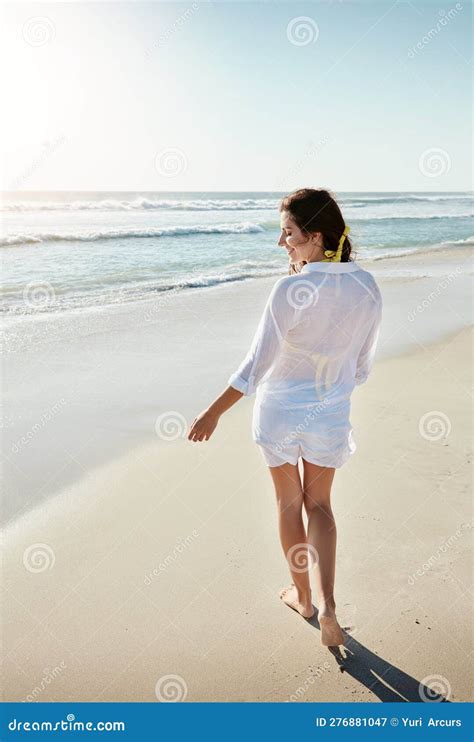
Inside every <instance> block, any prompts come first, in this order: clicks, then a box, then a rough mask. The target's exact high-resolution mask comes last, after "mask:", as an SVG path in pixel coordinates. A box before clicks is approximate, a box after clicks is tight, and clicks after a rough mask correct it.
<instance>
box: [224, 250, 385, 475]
mask: <svg viewBox="0 0 474 742" xmlns="http://www.w3.org/2000/svg"><path fill="white" fill-rule="evenodd" d="M381 319H382V297H381V293H380V290H379V287H378V286H377V283H376V281H375V279H374V277H373V275H372V274H371V273H370V272H369V271H366V270H365V269H363V268H361V267H360V266H359V265H358V263H356V262H355V261H350V262H348V263H333V262H314V263H306V264H305V265H304V266H303V268H302V270H301V272H300V273H298V274H293V275H289V276H284V277H283V278H280V279H279V280H277V281H276V283H275V284H274V286H273V288H272V290H271V292H270V295H269V297H268V299H267V302H266V305H265V308H264V311H263V314H262V316H261V319H260V322H259V324H258V327H257V330H256V332H255V335H254V338H253V341H252V343H251V346H250V349H249V351H248V353H247V355H246V357H245V358H244V360H243V361H242V363H241V364H240V366H239V367H238V368H237V370H236V371H235V373H233V374H232V375H231V377H230V378H229V380H228V384H229V385H230V386H232V387H233V388H234V389H237V390H238V391H240V392H242V393H243V394H244V395H247V396H250V395H252V394H254V393H256V405H255V408H254V418H253V438H254V440H255V441H256V442H257V443H258V444H259V445H260V446H261V447H262V448H263V449H264V450H263V454H264V457H265V458H266V460H267V463H269V465H270V466H271V465H277V463H283V460H284V461H291V463H296V460H297V458H298V456H299V455H304V456H305V458H307V459H308V460H312V461H313V463H320V464H321V465H322V466H341V465H342V464H343V463H344V462H345V461H346V460H347V458H348V457H349V455H350V454H351V453H353V452H354V451H355V448H356V446H355V442H354V440H353V438H352V426H351V424H350V420H349V412H350V397H351V393H352V391H353V389H354V387H355V386H356V385H358V384H362V383H364V382H365V381H366V379H367V377H368V375H369V373H370V371H371V369H372V366H373V362H374V357H375V352H376V348H377V342H378V338H379V331H380V325H381ZM280 459H281V460H280ZM270 461H272V462H273V463H270ZM331 462H332V463H331Z"/></svg>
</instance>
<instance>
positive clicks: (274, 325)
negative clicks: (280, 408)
mask: <svg viewBox="0 0 474 742" xmlns="http://www.w3.org/2000/svg"><path fill="white" fill-rule="evenodd" d="M285 278H286V277H285ZM285 278H283V279H280V280H279V281H277V282H276V284H275V285H274V286H273V289H272V291H271V293H270V296H269V297H268V299H267V303H266V305H265V309H264V310H263V314H262V316H261V318H260V322H259V324H258V327H257V330H256V332H255V335H254V338H253V340H252V343H251V346H250V350H249V351H248V353H247V355H246V356H245V358H244V360H243V361H242V363H241V364H240V366H239V367H238V369H237V370H236V371H235V373H233V374H232V375H231V376H230V378H229V379H228V382H227V383H228V384H229V386H232V387H234V389H237V390H238V391H239V392H242V394H245V395H248V396H250V395H251V394H253V393H254V392H255V390H256V388H257V386H258V384H259V383H260V382H261V381H262V379H263V377H264V376H265V374H266V373H267V371H269V370H270V368H271V367H272V366H273V364H274V362H275V360H276V359H277V357H278V355H279V352H280V350H281V347H282V344H283V341H284V339H285V336H286V335H287V333H288V331H289V330H290V329H291V327H292V326H293V325H294V323H295V317H296V314H297V307H296V305H295V304H294V302H292V300H291V291H290V286H289V285H288V283H287V282H286V280H285Z"/></svg>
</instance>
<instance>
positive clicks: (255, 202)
mask: <svg viewBox="0 0 474 742" xmlns="http://www.w3.org/2000/svg"><path fill="white" fill-rule="evenodd" d="M338 200H339V201H340V203H341V204H342V205H344V206H350V207H353V208H364V207H367V206H374V205H375V206H377V205H384V204H400V203H420V202H421V203H423V202H424V203H436V202H443V201H448V202H449V201H472V194H468V193H462V194H442V193H440V194H433V195H426V194H420V195H417V194H400V195H392V196H386V195H383V194H382V195H380V196H364V195H363V194H360V195H357V196H345V195H343V194H341V195H340V196H339V197H338ZM279 202H280V197H273V198H271V197H268V196H265V197H263V196H262V197H261V198H235V199H230V198H208V199H200V198H195V199H193V198H189V199H182V198H181V199H172V198H167V199H154V198H146V197H145V196H137V197H136V198H134V199H132V200H127V199H117V198H106V199H95V200H94V199H84V200H80V199H76V200H74V201H40V200H31V201H12V202H10V203H8V202H4V203H3V204H1V205H0V211H6V212H24V211H160V210H165V211H258V210H262V209H277V208H278V204H279Z"/></svg>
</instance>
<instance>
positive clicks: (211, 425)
mask: <svg viewBox="0 0 474 742" xmlns="http://www.w3.org/2000/svg"><path fill="white" fill-rule="evenodd" d="M218 422H219V416H218V415H215V414H214V413H212V412H211V411H210V410H204V412H201V414H200V415H198V416H197V417H195V418H194V420H193V422H192V425H191V427H190V429H189V433H188V440H190V441H208V440H209V438H210V437H211V435H212V433H213V432H214V429H215V427H216V425H217V423H218Z"/></svg>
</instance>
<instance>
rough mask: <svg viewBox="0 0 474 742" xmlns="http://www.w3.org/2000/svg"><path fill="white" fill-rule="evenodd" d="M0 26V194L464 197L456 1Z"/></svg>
mask: <svg viewBox="0 0 474 742" xmlns="http://www.w3.org/2000/svg"><path fill="white" fill-rule="evenodd" d="M0 13H1V16H2V26H3V31H2V39H1V55H2V68H3V69H4V70H7V75H6V77H7V79H6V81H5V85H4V101H7V104H6V106H5V108H4V111H5V110H6V111H8V112H10V113H9V115H7V116H3V117H2V121H1V122H0V127H1V139H0V141H1V150H2V161H3V166H4V176H3V182H2V187H3V189H4V190H23V191H39V190H45V191H51V190H90V191H98V190H122V191H144V190H147V191H288V190H291V189H293V188H296V187H301V186H312V187H327V188H330V189H332V190H334V191H338V192H340V191H409V190H416V191H456V190H468V189H471V188H472V170H471V168H472V164H471V146H472V145H471V132H472V90H471V77H470V75H471V67H472V46H471V34H472V21H471V14H472V9H471V3H470V2H468V0H462V2H458V3H456V2H453V0H444V1H443V2H437V0H432V1H428V0H423V2H420V0H412V1H411V2H406V1H405V0H398V2H397V1H395V0H373V1H372V2H369V1H367V0H324V1H323V2H274V1H273V0H262V2H254V1H252V0H249V1H247V2H223V1H220V2H202V1H201V0H198V1H196V2H193V1H192V0H189V2H184V3H177V2H157V1H155V2H146V3H142V2H113V1H110V2H103V3H101V2H88V3H81V2H55V3H43V2H34V3H22V2H16V3H14V4H8V3H7V4H3V5H2V6H1V8H0Z"/></svg>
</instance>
